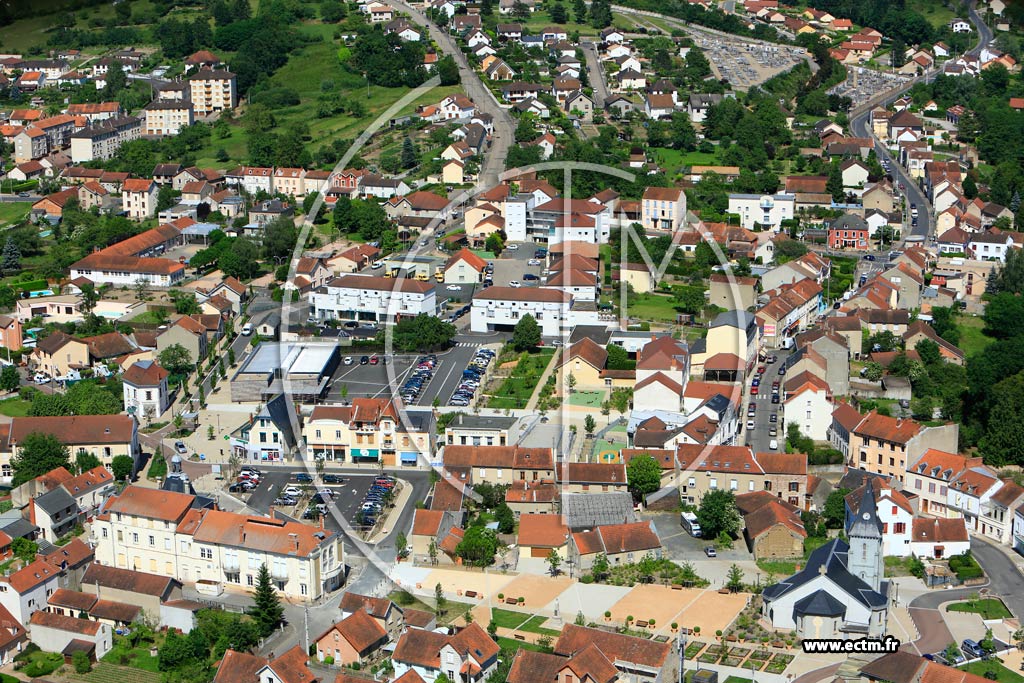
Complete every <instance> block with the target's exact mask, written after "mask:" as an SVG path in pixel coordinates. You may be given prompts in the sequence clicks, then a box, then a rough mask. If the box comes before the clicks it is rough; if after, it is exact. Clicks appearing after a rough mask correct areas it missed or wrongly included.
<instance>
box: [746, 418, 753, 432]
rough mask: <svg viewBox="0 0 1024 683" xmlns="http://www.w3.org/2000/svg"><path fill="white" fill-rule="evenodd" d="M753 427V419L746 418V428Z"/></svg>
mask: <svg viewBox="0 0 1024 683" xmlns="http://www.w3.org/2000/svg"><path fill="white" fill-rule="evenodd" d="M753 428H754V421H753V420H747V429H748V430H750V429H753Z"/></svg>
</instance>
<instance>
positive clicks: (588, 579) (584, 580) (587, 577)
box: [580, 574, 594, 583]
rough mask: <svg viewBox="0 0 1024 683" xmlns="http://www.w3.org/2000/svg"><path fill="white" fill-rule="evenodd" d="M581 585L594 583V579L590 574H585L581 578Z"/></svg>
mask: <svg viewBox="0 0 1024 683" xmlns="http://www.w3.org/2000/svg"><path fill="white" fill-rule="evenodd" d="M580 583H594V577H593V576H591V575H590V574H584V575H583V576H581V577H580Z"/></svg>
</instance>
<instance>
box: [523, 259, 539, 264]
mask: <svg viewBox="0 0 1024 683" xmlns="http://www.w3.org/2000/svg"><path fill="white" fill-rule="evenodd" d="M526 265H528V266H539V265H540V259H539V258H532V259H530V260H529V261H527V262H526Z"/></svg>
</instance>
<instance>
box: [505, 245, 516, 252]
mask: <svg viewBox="0 0 1024 683" xmlns="http://www.w3.org/2000/svg"><path fill="white" fill-rule="evenodd" d="M518 250H519V245H518V244H509V245H508V246H506V247H505V251H518Z"/></svg>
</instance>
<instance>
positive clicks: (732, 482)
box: [729, 479, 739, 491]
mask: <svg viewBox="0 0 1024 683" xmlns="http://www.w3.org/2000/svg"><path fill="white" fill-rule="evenodd" d="M737 488H739V482H737V481H736V480H735V479H730V480H729V490H730V491H735V490H736V489H737Z"/></svg>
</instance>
